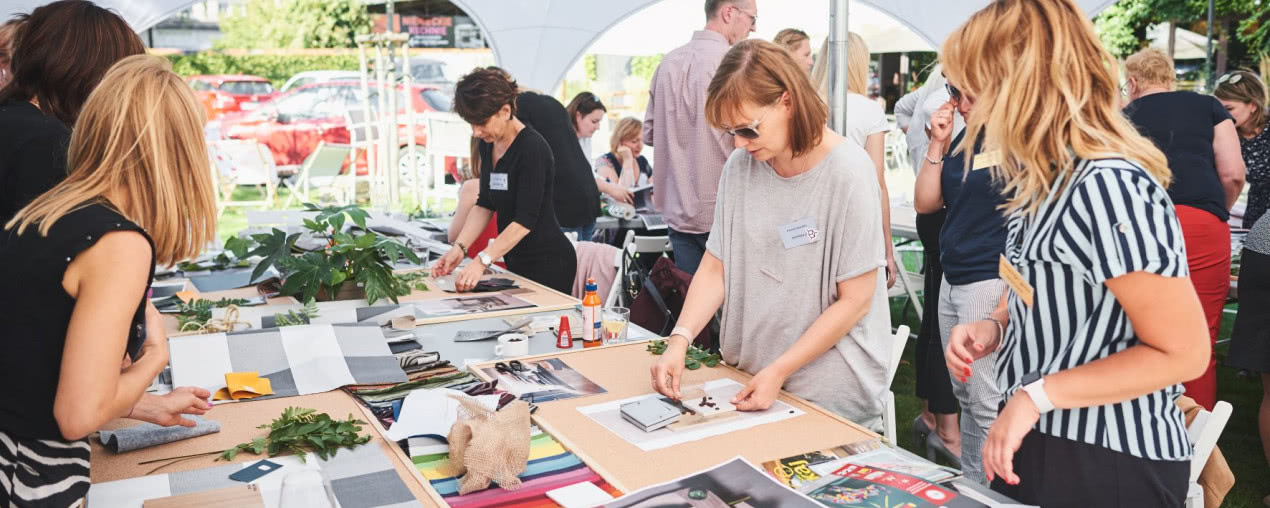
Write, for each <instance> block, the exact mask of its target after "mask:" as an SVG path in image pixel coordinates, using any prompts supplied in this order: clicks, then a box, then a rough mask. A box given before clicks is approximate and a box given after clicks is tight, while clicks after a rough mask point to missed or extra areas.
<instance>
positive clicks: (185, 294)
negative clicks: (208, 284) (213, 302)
mask: <svg viewBox="0 0 1270 508" xmlns="http://www.w3.org/2000/svg"><path fill="white" fill-rule="evenodd" d="M176 297H177V298H180V299H181V301H182V302H185V303H190V300H193V299H195V298H198V292H195V291H181V292H179V293H177V294H176Z"/></svg>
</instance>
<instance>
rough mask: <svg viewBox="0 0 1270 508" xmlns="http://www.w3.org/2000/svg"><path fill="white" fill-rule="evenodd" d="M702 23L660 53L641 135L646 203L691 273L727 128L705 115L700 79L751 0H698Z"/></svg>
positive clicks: (741, 33) (745, 21) (701, 247)
mask: <svg viewBox="0 0 1270 508" xmlns="http://www.w3.org/2000/svg"><path fill="white" fill-rule="evenodd" d="M705 12H706V26H705V29H704V30H699V31H697V32H694V33H693V34H692V40H690V41H688V43H687V44H685V45H683V46H680V47H678V48H675V49H674V50H672V51H671V52H670V53H667V54H666V56H665V57H664V58H662V61H661V64H660V65H659V66H658V67H657V72H656V73H655V74H654V75H653V81H652V84H651V86H650V87H649V98H648V110H647V112H646V113H645V116H644V143H645V144H647V145H649V146H652V147H654V148H656V151H655V152H654V154H653V167H655V168H657V171H656V172H654V173H653V185H654V188H655V189H656V190H655V191H654V192H653V205H654V206H655V207H656V208H657V209H658V210H659V211H660V212H661V213H662V215H663V216H664V217H665V221H666V223H667V225H668V226H669V229H670V233H669V234H670V243H671V246H672V247H673V248H674V254H675V266H677V267H679V269H680V270H683V271H685V272H688V273H690V274H692V273H696V271H697V265H699V264H700V263H701V256H702V255H703V254H704V253H705V247H706V238H707V237H708V236H709V234H710V225H711V223H712V222H713V220H714V202H715V194H716V192H717V191H718V187H719V176H720V174H722V171H723V163H724V162H725V161H727V158H728V155H729V154H731V153H732V150H733V146H732V139H731V136H729V135H728V134H726V133H724V132H723V131H720V130H718V129H714V128H712V127H710V125H709V124H707V123H706V118H705V107H706V87H708V86H709V85H710V80H711V79H712V78H713V77H714V72H715V70H716V69H718V67H719V62H721V61H722V60H723V55H724V54H726V53H727V52H728V49H729V48H730V47H732V45H733V44H736V43H737V42H740V41H741V40H744V39H745V38H746V37H749V34H750V33H751V32H753V31H754V26H755V24H756V23H757V22H758V7H757V5H755V0H706V2H705Z"/></svg>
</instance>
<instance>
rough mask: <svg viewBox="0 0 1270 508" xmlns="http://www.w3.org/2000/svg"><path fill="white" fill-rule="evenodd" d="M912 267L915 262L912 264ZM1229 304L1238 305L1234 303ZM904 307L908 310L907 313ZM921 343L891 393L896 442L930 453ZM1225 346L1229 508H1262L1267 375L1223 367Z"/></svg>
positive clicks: (1222, 376) (1222, 395)
mask: <svg viewBox="0 0 1270 508" xmlns="http://www.w3.org/2000/svg"><path fill="white" fill-rule="evenodd" d="M909 265H910V267H911V265H912V263H911V260H910V263H909ZM904 303H905V302H904V299H903V298H897V299H892V300H891V323H892V325H894V326H899V325H902V324H904V325H908V326H909V328H911V329H912V330H914V333H915V331H916V330H917V329H918V328H919V324H920V322H921V319H920V318H919V317H918V316H917V314H916V312H915V311H914V310H913V309H912V307H911V306H909V307H908V308H907V309H905V305H904ZM1228 308H1230V309H1234V308H1235V305H1234V304H1232V305H1230V306H1229V307H1228ZM901 310H903V311H904V312H903V313H902V314H901ZM1233 324H1234V314H1231V313H1227V314H1226V316H1225V318H1224V319H1223V321H1222V331H1221V338H1223V339H1224V338H1227V337H1229V336H1230V330H1231V326H1232V325H1233ZM915 345H916V342H915V341H912V340H910V341H909V343H908V346H906V347H905V348H904V357H903V360H902V361H901V362H900V367H899V370H897V371H896V373H895V380H894V382H893V383H892V384H891V391H893V392H895V417H896V420H897V421H896V436H895V437H896V440H898V441H899V443H898V444H899V446H901V447H903V448H905V449H907V450H909V451H911V452H913V453H916V454H918V455H923V456H924V455H925V454H926V448H925V445H924V444H922V445H921V446H919V445H918V444H917V443H913V419H914V418H916V417H917V415H918V413H920V412H921V410H922V401H921V399H918V398H917V397H916V396H914V395H913V393H914V389H915V385H916V380H915V378H914V370H913V349H914V347H915ZM1226 350H1227V348H1226V347H1225V346H1221V347H1218V349H1217V362H1218V366H1217V398H1218V400H1224V401H1227V402H1230V404H1231V405H1232V406H1234V412H1233V413H1232V414H1231V417H1230V422H1229V423H1228V424H1227V425H1226V429H1225V431H1224V432H1222V436H1221V439H1220V440H1219V441H1218V443H1217V446H1218V448H1220V449H1221V452H1222V454H1223V455H1225V457H1226V462H1227V464H1229V465H1230V469H1231V470H1232V471H1234V473H1235V486H1234V488H1232V489H1231V491H1230V493H1229V494H1227V496H1226V500H1225V502H1224V503H1223V504H1222V506H1223V507H1224V508H1226V507H1229V508H1261V507H1262V506H1263V505H1262V504H1261V499H1262V497H1264V496H1266V495H1267V494H1270V466H1267V464H1266V459H1265V456H1264V455H1263V453H1262V451H1261V438H1260V436H1259V435H1258V434H1257V408H1258V406H1259V405H1260V404H1261V379H1260V378H1258V377H1240V376H1238V373H1237V372H1236V371H1235V370H1234V369H1230V368H1227V367H1225V366H1224V365H1223V363H1224V362H1225V360H1226Z"/></svg>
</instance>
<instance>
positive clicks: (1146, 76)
mask: <svg viewBox="0 0 1270 508" xmlns="http://www.w3.org/2000/svg"><path fill="white" fill-rule="evenodd" d="M1124 68H1125V71H1126V72H1128V73H1129V77H1132V78H1135V79H1137V80H1138V82H1139V83H1142V84H1146V85H1156V86H1162V87H1165V88H1169V89H1172V88H1173V83H1174V82H1175V81H1176V80H1177V75H1176V74H1174V71H1173V59H1172V58H1169V56H1168V55H1166V54H1165V53H1164V52H1163V51H1161V50H1158V49H1156V48H1146V49H1144V50H1142V51H1139V52H1137V53H1134V54H1132V55H1129V58H1127V59H1125V61H1124Z"/></svg>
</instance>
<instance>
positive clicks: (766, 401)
mask: <svg viewBox="0 0 1270 508" xmlns="http://www.w3.org/2000/svg"><path fill="white" fill-rule="evenodd" d="M782 386H785V376H784V375H782V374H781V373H779V372H777V371H776V370H775V369H773V368H772V367H767V368H764V369H763V370H760V371H758V374H755V375H754V377H752V378H750V382H749V383H746V385H745V388H742V389H741V391H739V392H737V394H736V396H735V397H732V404H733V405H734V406H736V408H737V410H739V411H763V410H766V409H768V408H770V407H772V403H773V402H776V396H777V395H780V393H781V387H782Z"/></svg>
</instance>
